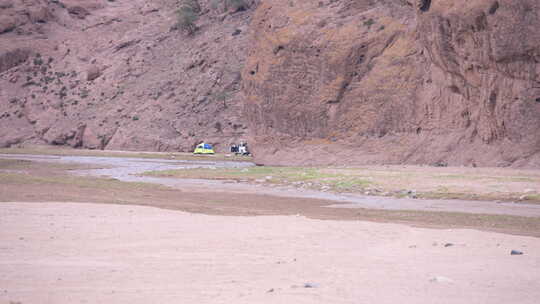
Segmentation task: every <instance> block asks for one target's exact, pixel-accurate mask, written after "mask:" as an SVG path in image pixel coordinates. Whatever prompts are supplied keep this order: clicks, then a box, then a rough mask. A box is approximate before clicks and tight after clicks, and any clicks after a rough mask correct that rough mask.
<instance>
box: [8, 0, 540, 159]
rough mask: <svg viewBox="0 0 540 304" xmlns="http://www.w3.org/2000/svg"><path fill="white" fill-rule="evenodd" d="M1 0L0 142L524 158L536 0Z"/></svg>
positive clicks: (269, 153) (309, 155) (539, 24)
mask: <svg viewBox="0 0 540 304" xmlns="http://www.w3.org/2000/svg"><path fill="white" fill-rule="evenodd" d="M199 3H200V5H201V16H200V18H199V20H198V21H197V26H198V30H197V32H196V34H195V35H192V36H188V35H185V34H183V33H181V31H179V30H175V29H176V28H177V27H175V26H174V25H175V23H176V15H175V10H176V9H177V8H178V5H179V4H178V1H176V0H157V1H151V2H149V1H143V0H133V1H128V0H116V1H97V0H94V1H87V0H65V1H45V0H24V1H23V0H0V89H1V90H0V146H11V145H18V144H26V143H45V144H55V145H70V146H74V147H85V148H93V149H125V150H157V151H173V150H174V151H189V150H191V149H192V148H193V146H194V145H195V143H197V142H199V141H202V140H204V141H207V142H211V143H214V144H216V145H217V149H218V151H224V150H225V149H227V146H228V144H229V143H231V142H238V141H239V140H241V139H245V138H246V136H247V134H248V130H249V133H250V137H251V139H250V140H249V143H250V147H251V149H252V150H253V152H254V155H255V158H256V161H257V162H259V163H263V164H280V165H298V164H304V165H305V164H310V165H314V164H374V163H377V164H380V163H392V164H401V163H408V164H435V163H447V164H449V165H477V166H510V165H512V166H521V167H540V152H539V151H540V132H538V130H539V129H540V78H539V76H538V75H539V73H540V64H539V62H540V55H539V54H540V50H539V46H540V31H538V30H537V29H538V28H540V16H539V13H538V12H540V3H539V2H538V1H535V0H522V1H512V0H467V1H465V0H455V1H453V0H452V1H451V0H430V1H428V0H380V1H374V0H322V1H300V0H268V1H261V2H260V3H259V1H254V0H250V1H246V5H245V6H230V5H228V4H227V3H226V2H219V3H217V5H216V2H215V1H207V0H200V1H199Z"/></svg>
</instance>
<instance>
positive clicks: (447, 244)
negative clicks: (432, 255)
mask: <svg viewBox="0 0 540 304" xmlns="http://www.w3.org/2000/svg"><path fill="white" fill-rule="evenodd" d="M452 246H454V244H452V243H446V244H444V247H452Z"/></svg>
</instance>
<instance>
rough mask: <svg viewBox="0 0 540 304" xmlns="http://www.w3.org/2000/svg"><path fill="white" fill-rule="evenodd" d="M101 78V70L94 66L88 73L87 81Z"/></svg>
mask: <svg viewBox="0 0 540 304" xmlns="http://www.w3.org/2000/svg"><path fill="white" fill-rule="evenodd" d="M100 76H101V69H100V68H99V67H96V66H92V67H90V68H89V69H88V71H86V80H88V81H93V80H95V79H97V78H99V77H100Z"/></svg>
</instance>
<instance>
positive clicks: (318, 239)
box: [0, 152, 540, 304]
mask: <svg viewBox="0 0 540 304" xmlns="http://www.w3.org/2000/svg"><path fill="white" fill-rule="evenodd" d="M82 153H83V154H84V153H86V152H82ZM88 153H89V154H91V153H90V152H88ZM21 154H22V153H19V154H18V155H17V156H13V155H11V156H10V155H3V158H0V273H2V275H1V276H0V303H9V304H13V303H20V304H27V303H45V304H48V303H51V304H53V303H54V304H71V303H126V304H127V303H129V304H137V303H141V304H142V303H149V302H156V303H164V304H166V303H179V302H181V303H358V302H361V303H364V302H365V303H375V302H376V303H383V304H385V303H396V302H402V303H405V304H407V303H411V304H413V303H414V304H417V303H488V302H489V303H494V304H498V303H501V304H502V303H509V302H514V301H516V300H517V301H519V303H526V304H528V303H531V304H532V303H537V301H538V298H540V289H539V288H538V282H539V281H540V272H539V271H538V269H539V267H540V216H539V215H538V210H537V209H535V208H537V207H540V206H539V205H537V204H530V203H527V202H530V201H531V200H520V203H516V204H509V205H505V204H497V203H495V202H489V201H487V202H474V201H449V202H446V203H444V204H443V205H445V206H449V207H452V208H455V205H457V204H458V202H459V204H462V205H464V206H462V207H463V208H465V209H464V210H466V211H467V212H447V211H446V212H440V210H444V209H439V211H425V210H423V211H422V210H414V209H411V210H388V209H378V207H380V206H377V204H379V202H378V201H377V200H376V199H375V198H374V197H365V200H366V201H370V202H374V204H375V205H374V206H375V207H377V208H358V207H355V208H352V209H350V208H349V207H348V204H345V203H344V202H339V201H335V199H336V197H337V198H340V197H342V196H340V194H336V193H339V192H340V191H343V190H347V191H357V192H362V191H368V190H366V189H368V187H369V189H373V188H375V187H377V189H379V188H380V189H381V191H389V190H383V189H398V188H399V189H401V188H403V189H411V187H410V185H413V186H415V187H416V188H417V189H420V190H417V191H416V192H415V194H418V195H421V193H424V192H423V191H426V189H429V187H434V185H436V184H438V183H440V182H441V181H443V182H444V181H448V180H452V181H456V180H458V181H461V180H462V179H464V180H465V181H464V182H460V183H461V185H462V186H463V185H466V186H468V187H471V188H470V189H473V191H477V192H479V193H480V192H482V191H484V189H487V188H486V187H484V186H485V185H484V184H485V183H486V182H487V183H497V185H502V187H499V188H504V187H507V188H505V189H508V190H507V193H520V192H527V194H528V195H531V194H532V195H534V194H536V193H537V192H530V191H525V190H526V189H528V188H527V187H533V189H534V186H538V183H536V181H537V180H536V179H537V178H538V176H537V173H536V172H534V171H512V170H500V171H498V169H496V170H495V169H481V170H478V171H475V170H473V169H471V170H472V171H467V170H468V169H463V168H457V169H456V168H416V167H370V168H261V167H250V166H249V164H245V163H242V162H234V163H229V162H222V161H221V160H216V159H212V158H204V157H203V158H197V160H196V161H193V160H189V159H171V158H170V157H169V156H166V157H165V158H164V159H165V160H163V159H160V158H154V157H152V158H150V159H149V158H145V159H134V158H126V157H118V156H116V157H114V158H110V157H108V156H106V155H92V157H89V155H86V156H84V155H79V156H77V157H69V156H54V155H58V154H54V153H52V152H51V153H49V154H48V156H46V157H45V156H38V155H21ZM128 155H130V156H131V157H133V156H135V155H132V154H129V153H128ZM17 158H19V159H17ZM178 166H180V167H182V168H184V169H183V170H176V169H174V168H175V167H178ZM190 168H191V169H190ZM147 170H154V171H156V170H165V171H166V172H165V173H164V174H163V173H160V174H159V175H165V176H167V177H165V178H164V177H162V176H156V173H151V174H150V176H140V174H141V173H144V172H145V171H147ZM171 170H172V171H171ZM464 170H465V171H464ZM490 170H493V171H490ZM413 173H414V174H413ZM347 174H348V175H347ZM111 176H112V177H114V178H112V177H111ZM434 176H435V177H434ZM437 176H444V178H437ZM449 176H451V177H449ZM368 177H369V178H368ZM357 178H358V179H362V180H364V179H365V180H368V181H369V183H366V184H364V183H360V182H354V181H355V179H357ZM430 179H431V180H432V181H431V183H429V182H428V181H429V180H430ZM396 180H400V182H396ZM342 182H346V183H345V184H343V183H342ZM295 183H296V184H295ZM308 183H311V185H309V184H308ZM318 183H319V184H318ZM347 183H349V184H352V185H361V186H362V187H359V188H355V187H352V188H348V187H345V189H341V188H340V185H349V184H347ZM392 183H395V185H396V186H394V187H395V188H391V187H392V186H391V184H392ZM424 183H428V185H424ZM469 183H473V184H472V185H468V184H469ZM507 184H508V185H507ZM445 185H448V184H445ZM323 186H327V187H330V188H329V189H327V190H325V191H326V192H321V191H316V190H317V189H318V190H321V189H320V188H317V187H323ZM332 186H335V187H332ZM421 186H424V187H426V188H421ZM280 187H285V188H290V189H288V190H279V189H278V188H280ZM384 187H390V188H384ZM308 188H311V189H308ZM291 189H292V190H291ZM310 191H311V192H310ZM396 191H397V190H396ZM334 192H335V193H334ZM426 192H427V191H426ZM309 193H315V194H314V195H313V197H315V198H310V196H309V195H307V194H309ZM407 194H408V195H409V193H407ZM325 197H326V199H325ZM345 198H346V196H343V199H345ZM357 198H358V197H353V198H352V200H353V201H354V200H356V199H357ZM377 199H385V200H387V201H384V200H383V201H381V202H382V203H392V204H395V203H396V202H398V203H399V204H401V205H400V206H398V207H399V208H403V204H404V203H405V202H407V203H409V204H413V208H419V206H420V205H421V204H419V203H418V202H426V201H428V200H422V199H412V198H403V199H401V200H397V199H395V198H380V197H379V198H377ZM533 201H534V200H533ZM415 204H418V205H415ZM472 204H479V206H481V208H480V209H474V210H486V211H490V212H491V211H497V210H498V211H497V212H501V214H493V213H492V214H483V213H474V212H473V211H474V210H473V208H472ZM329 205H333V207H329ZM414 206H417V207H414ZM441 206H442V205H441ZM156 207H157V208H156ZM515 211H520V212H531V214H526V215H527V216H515V215H509V214H507V212H510V213H512V212H515ZM471 229H474V230H471ZM502 233H504V234H502ZM512 252H514V254H512Z"/></svg>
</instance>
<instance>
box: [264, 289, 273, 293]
mask: <svg viewBox="0 0 540 304" xmlns="http://www.w3.org/2000/svg"><path fill="white" fill-rule="evenodd" d="M266 292H267V293H270V292H274V288H270V289H268V290H267V291H266Z"/></svg>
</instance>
